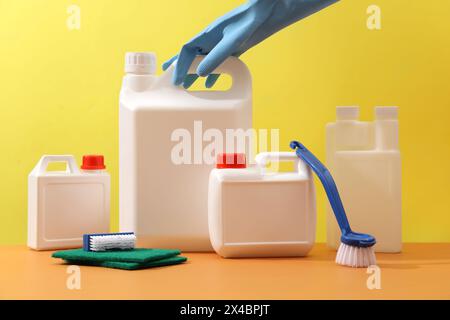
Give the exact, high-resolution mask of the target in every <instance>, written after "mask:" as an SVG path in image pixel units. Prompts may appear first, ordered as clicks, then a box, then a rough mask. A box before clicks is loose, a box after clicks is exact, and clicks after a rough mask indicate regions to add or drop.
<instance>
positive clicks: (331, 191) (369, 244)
mask: <svg viewBox="0 0 450 320" xmlns="http://www.w3.org/2000/svg"><path fill="white" fill-rule="evenodd" d="M290 147H291V148H292V149H293V150H295V153H296V154H297V156H298V157H299V158H300V159H302V160H303V161H305V162H306V163H307V164H308V165H309V166H310V167H311V169H312V170H313V171H314V172H315V173H316V174H317V176H318V177H319V179H320V181H321V182H322V185H323V187H324V189H325V192H326V194H327V196H328V200H329V201H330V204H331V207H332V208H333V212H334V215H335V216H336V220H337V222H338V224H339V228H340V229H341V234H342V235H341V245H340V246H339V249H338V252H337V256H336V263H337V264H341V265H345V266H351V267H358V268H363V267H368V266H370V265H375V264H376V258H375V252H374V250H373V246H374V245H375V243H376V240H375V238H374V237H372V236H371V235H368V234H364V233H357V232H353V231H352V229H351V228H350V224H349V222H348V219H347V215H346V214H345V210H344V206H343V204H342V201H341V197H340V196H339V192H338V189H337V187H336V183H335V182H334V179H333V177H332V176H331V173H330V171H328V169H327V168H326V167H325V166H324V165H323V164H322V163H321V162H320V161H319V159H317V158H316V157H315V156H314V155H313V154H312V153H311V152H310V151H309V150H308V149H306V147H305V146H304V145H302V144H301V143H300V142H298V141H292V142H291V144H290Z"/></svg>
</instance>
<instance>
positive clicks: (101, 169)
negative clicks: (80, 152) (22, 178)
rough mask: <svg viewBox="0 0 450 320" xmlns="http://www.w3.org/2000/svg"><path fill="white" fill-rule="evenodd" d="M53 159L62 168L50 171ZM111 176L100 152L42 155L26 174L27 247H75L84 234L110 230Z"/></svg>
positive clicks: (36, 248)
mask: <svg viewBox="0 0 450 320" xmlns="http://www.w3.org/2000/svg"><path fill="white" fill-rule="evenodd" d="M54 162H62V163H65V165H66V169H65V170H63V171H49V170H48V166H49V165H50V164H51V163H54ZM109 210H110V176H109V174H108V173H107V172H106V167H105V164H104V158H103V156H100V155H88V156H84V157H83V165H82V166H81V170H80V169H79V168H78V166H77V163H76V160H75V158H74V156H72V155H44V156H42V158H41V159H40V160H39V162H38V164H37V165H36V167H35V168H34V169H33V170H32V171H31V173H30V174H29V176H28V247H30V248H31V249H35V250H53V249H65V248H77V247H81V246H82V245H83V234H87V233H107V232H109V220H110V213H109Z"/></svg>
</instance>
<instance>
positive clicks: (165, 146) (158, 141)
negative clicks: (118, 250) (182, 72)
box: [119, 58, 252, 251]
mask: <svg viewBox="0 0 450 320" xmlns="http://www.w3.org/2000/svg"><path fill="white" fill-rule="evenodd" d="M199 61H200V59H199V58H197V59H196V60H195V61H194V63H193V66H192V67H191V70H192V71H193V70H195V68H196V66H197V65H198V63H199ZM173 68H174V67H173V66H171V67H170V68H169V69H168V70H167V71H166V72H165V73H163V74H162V75H161V76H159V77H158V76H152V75H134V74H127V75H126V76H125V78H124V82H123V86H122V91H121V95H120V115H119V119H120V125H119V127H120V130H119V131H120V166H119V167H120V186H119V189H120V192H119V193H120V230H121V231H124V232H125V231H127V232H128V231H133V232H135V233H136V236H137V241H138V242H137V243H138V245H139V246H146V247H158V248H175V249H180V250H182V251H212V247H211V243H210V240H209V233H208V219H207V216H208V206H207V203H208V199H207V197H208V177H209V173H210V171H211V169H212V168H213V166H214V164H213V162H211V163H205V162H204V161H203V160H202V159H200V160H201V163H200V164H195V159H194V158H195V157H196V156H195V155H194V148H196V146H197V147H198V145H200V148H202V147H204V146H206V145H208V144H209V143H208V142H202V137H201V136H200V137H198V135H197V136H196V133H195V132H194V131H193V127H194V121H202V129H203V132H204V131H205V130H207V129H209V128H215V129H218V130H219V131H220V132H222V134H223V135H224V136H225V129H238V128H243V129H249V128H251V127H252V86H251V76H250V73H249V71H248V69H247V67H246V66H245V65H244V64H243V63H242V62H241V61H240V60H239V59H237V58H229V59H228V60H226V61H225V62H224V63H223V64H222V65H221V66H219V68H218V69H217V70H216V72H220V73H227V74H229V75H230V76H231V77H232V79H233V84H232V86H231V88H230V89H229V90H228V91H187V90H184V89H183V88H181V87H175V86H173V85H172V83H171V78H172V73H173ZM176 129H187V130H188V131H189V133H190V135H191V143H192V144H191V146H192V154H191V160H192V161H191V164H175V163H173V162H172V159H171V154H172V149H173V148H174V146H175V145H177V144H179V142H178V141H172V139H171V136H172V134H173V132H174V130H176ZM200 135H202V133H200ZM199 139H200V143H199V142H198V141H199ZM242 151H245V150H236V151H234V152H242ZM220 152H223V150H216V153H220ZM200 157H201V156H200ZM197 160H198V159H197Z"/></svg>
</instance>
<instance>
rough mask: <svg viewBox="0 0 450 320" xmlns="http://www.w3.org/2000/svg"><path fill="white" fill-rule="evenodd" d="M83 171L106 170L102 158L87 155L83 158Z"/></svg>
mask: <svg viewBox="0 0 450 320" xmlns="http://www.w3.org/2000/svg"><path fill="white" fill-rule="evenodd" d="M81 169H83V170H103V169H106V167H105V163H104V158H103V156H101V155H87V156H83V164H82V165H81Z"/></svg>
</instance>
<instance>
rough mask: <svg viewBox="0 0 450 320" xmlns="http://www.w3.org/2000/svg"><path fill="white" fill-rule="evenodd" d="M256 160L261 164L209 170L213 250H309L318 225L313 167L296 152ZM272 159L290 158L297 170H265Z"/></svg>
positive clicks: (268, 253) (249, 253)
mask: <svg viewBox="0 0 450 320" xmlns="http://www.w3.org/2000/svg"><path fill="white" fill-rule="evenodd" d="M256 159H257V163H258V167H257V168H247V169H213V170H212V171H211V175H210V178H209V199H208V200H209V201H208V221H209V234H210V238H211V243H212V245H213V248H214V250H215V251H216V252H217V253H218V254H219V255H220V256H222V257H225V258H244V257H290V256H305V255H307V254H308V252H309V251H310V250H311V248H312V246H313V245H314V239H315V230H316V202H315V200H316V197H315V189H314V183H313V179H312V174H311V170H310V169H309V167H307V166H306V165H305V163H304V162H303V161H300V160H299V158H298V157H297V156H296V155H295V153H293V152H283V153H264V154H259V155H258V156H257V157H256ZM269 161H292V162H295V163H296V165H295V168H296V169H295V170H294V171H293V172H283V173H279V172H275V173H274V172H270V173H267V172H266V171H265V170H264V167H265V166H266V165H267V164H268V162H269Z"/></svg>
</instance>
